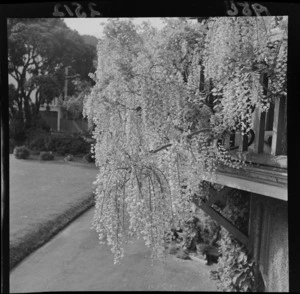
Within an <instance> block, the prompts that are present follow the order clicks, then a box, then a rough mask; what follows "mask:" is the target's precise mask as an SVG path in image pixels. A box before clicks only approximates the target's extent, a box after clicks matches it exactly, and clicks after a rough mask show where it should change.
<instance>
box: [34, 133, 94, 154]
mask: <svg viewBox="0 0 300 294" xmlns="http://www.w3.org/2000/svg"><path fill="white" fill-rule="evenodd" d="M28 145H29V148H30V149H31V150H43V151H52V152H55V153H58V154H60V155H63V156H64V155H67V154H73V155H78V154H86V153H88V152H89V151H90V147H91V146H90V144H89V143H88V142H86V141H85V140H84V139H83V138H82V137H80V136H76V135H69V134H64V133H56V134H47V133H44V132H39V133H37V134H36V136H34V137H33V138H32V139H31V141H30V142H29V144H28Z"/></svg>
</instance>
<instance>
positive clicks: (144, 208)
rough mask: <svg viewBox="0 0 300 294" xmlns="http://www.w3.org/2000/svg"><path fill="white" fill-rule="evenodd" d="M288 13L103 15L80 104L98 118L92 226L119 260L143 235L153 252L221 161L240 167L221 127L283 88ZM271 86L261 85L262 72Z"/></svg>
mask: <svg viewBox="0 0 300 294" xmlns="http://www.w3.org/2000/svg"><path fill="white" fill-rule="evenodd" d="M286 24H287V20H286V19H285V18H277V17H270V18H267V17H259V18H249V17H243V18H234V17H232V18H211V19H209V20H206V21H205V22H203V23H194V22H191V21H189V20H186V19H173V20H167V22H166V26H165V27H164V28H163V29H162V30H161V31H157V30H155V29H154V28H151V26H149V24H146V23H144V24H143V25H141V26H135V25H134V24H133V23H132V22H131V21H123V20H122V21H121V20H117V19H115V20H110V21H109V22H108V24H107V25H106V27H105V29H104V37H103V38H102V40H101V41H100V43H99V46H98V68H97V71H96V74H95V75H94V80H95V82H96V84H95V86H94V87H93V89H92V91H91V94H90V95H89V96H88V97H87V99H86V101H85V108H84V113H85V115H86V116H87V117H88V118H89V119H90V120H91V121H92V122H93V123H94V124H95V125H96V128H95V131H94V138H95V139H96V144H95V146H94V149H95V154H96V164H97V165H98V166H99V174H98V177H97V181H96V183H97V191H96V209H95V215H94V223H93V224H94V227H95V228H96V230H97V232H98V233H99V237H100V239H101V238H103V237H104V236H106V237H107V242H108V244H109V245H111V246H112V251H113V252H114V253H115V261H116V262H117V261H118V260H119V259H120V258H121V257H122V256H123V254H124V250H123V244H124V243H126V242H127V241H128V240H129V239H130V238H132V237H135V236H142V237H143V238H144V239H145V242H146V244H147V245H148V246H150V247H151V248H152V254H153V257H154V258H157V257H160V256H162V255H163V251H164V238H165V236H166V233H167V232H170V230H171V229H172V228H176V227H178V226H179V225H180V223H181V222H182V221H183V220H185V219H187V218H189V217H190V216H191V201H196V202H199V201H202V200H204V199H205V198H206V197H207V193H208V188H209V186H208V185H206V182H205V180H211V179H212V177H213V176H214V170H215V168H216V167H217V165H218V164H220V162H222V163H223V164H227V165H229V166H231V167H236V168H239V167H240V166H241V165H242V162H241V161H234V160H231V158H230V157H229V156H228V154H227V153H226V150H224V148H223V147H222V146H219V145H218V144H217V141H218V139H219V138H221V137H222V135H223V134H224V132H226V131H230V130H231V129H236V128H238V129H240V130H242V131H243V132H245V133H247V132H248V130H249V128H251V124H252V121H251V116H250V108H253V107H260V108H261V109H262V110H263V111H266V110H267V109H268V105H269V102H270V101H271V99H277V98H278V97H279V96H280V95H286V48H287V30H286V28H287V26H286ZM265 73H266V74H267V75H268V77H269V79H270V81H271V86H270V87H269V88H268V92H267V93H265V92H264V91H263V87H264V84H263V83H262V81H261V76H262V75H263V74H265Z"/></svg>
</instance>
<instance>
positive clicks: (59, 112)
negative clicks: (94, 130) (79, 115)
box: [40, 98, 88, 133]
mask: <svg viewBox="0 0 300 294" xmlns="http://www.w3.org/2000/svg"><path fill="white" fill-rule="evenodd" d="M40 114H41V116H42V118H43V119H44V120H45V121H46V123H47V124H48V125H49V126H50V128H51V130H53V131H58V132H65V133H85V132H87V131H88V123H87V122H85V121H83V120H71V119H67V118H65V117H64V111H63V109H62V108H61V107H60V106H59V104H58V98H54V99H53V100H52V102H51V103H50V104H49V105H47V104H43V105H41V106H40Z"/></svg>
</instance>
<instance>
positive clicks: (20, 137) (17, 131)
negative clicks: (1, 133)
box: [9, 118, 27, 145]
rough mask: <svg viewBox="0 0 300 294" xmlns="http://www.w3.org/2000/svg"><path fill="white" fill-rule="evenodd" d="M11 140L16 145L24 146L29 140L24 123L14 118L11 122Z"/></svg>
mask: <svg viewBox="0 0 300 294" xmlns="http://www.w3.org/2000/svg"><path fill="white" fill-rule="evenodd" d="M9 138H10V139H11V140H12V142H14V144H15V145H22V144H24V143H25V140H26V138H27V136H26V129H25V125H24V122H23V121H22V120H20V119H17V118H14V119H11V120H10V122H9Z"/></svg>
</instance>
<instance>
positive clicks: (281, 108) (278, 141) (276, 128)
mask: <svg viewBox="0 0 300 294" xmlns="http://www.w3.org/2000/svg"><path fill="white" fill-rule="evenodd" d="M284 103H285V97H284V96H281V97H280V98H276V100H275V107H274V123H273V138H272V147H271V154H272V155H279V154H280V153H281V151H282V138H283V132H284V112H285V105H284Z"/></svg>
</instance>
